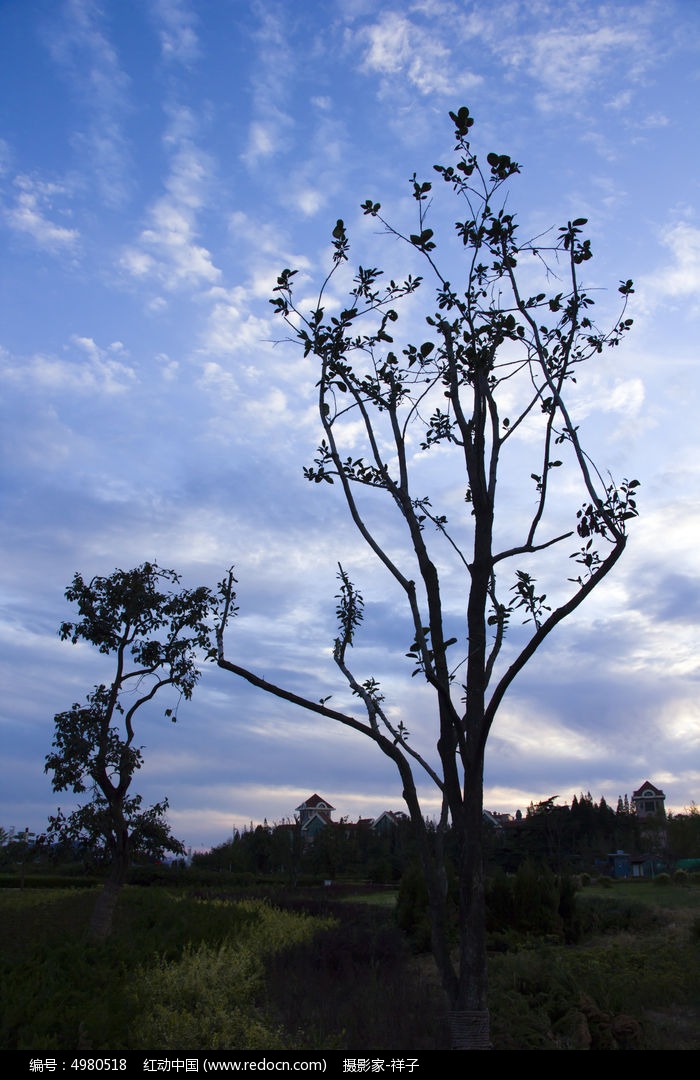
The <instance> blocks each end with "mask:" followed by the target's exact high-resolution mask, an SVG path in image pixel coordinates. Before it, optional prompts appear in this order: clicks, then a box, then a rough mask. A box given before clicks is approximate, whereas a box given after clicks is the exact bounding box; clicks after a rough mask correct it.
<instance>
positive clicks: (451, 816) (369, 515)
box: [218, 107, 638, 1049]
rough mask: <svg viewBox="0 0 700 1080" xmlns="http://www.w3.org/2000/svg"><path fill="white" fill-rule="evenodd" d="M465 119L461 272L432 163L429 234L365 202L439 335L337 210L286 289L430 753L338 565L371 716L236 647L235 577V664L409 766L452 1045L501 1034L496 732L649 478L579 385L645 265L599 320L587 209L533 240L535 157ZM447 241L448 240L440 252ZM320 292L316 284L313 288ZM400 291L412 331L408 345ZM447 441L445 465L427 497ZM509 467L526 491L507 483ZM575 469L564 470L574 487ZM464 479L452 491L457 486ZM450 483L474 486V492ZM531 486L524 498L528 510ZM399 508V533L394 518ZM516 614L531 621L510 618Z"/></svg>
mask: <svg viewBox="0 0 700 1080" xmlns="http://www.w3.org/2000/svg"><path fill="white" fill-rule="evenodd" d="M450 116H451V118H452V121H453V123H454V127H455V137H456V148H455V150H456V157H455V160H454V163H453V164H450V165H437V166H435V169H436V171H437V173H438V175H439V178H440V182H441V183H443V184H444V185H445V186H446V187H447V188H449V189H450V191H451V192H452V193H453V194H454V196H455V197H456V200H457V203H458V206H459V213H460V217H459V220H458V221H457V222H456V226H455V228H456V233H453V237H455V238H456V243H457V246H458V250H459V252H460V253H461V254H460V255H458V258H459V259H460V260H461V264H460V265H459V267H458V268H455V267H454V266H452V268H451V269H450V271H449V273H448V271H447V270H446V269H444V268H443V264H442V260H441V256H440V255H439V253H438V238H437V236H436V235H435V233H434V230H433V228H431V227H430V225H429V224H428V217H429V209H430V201H431V199H432V198H433V191H432V185H431V183H430V182H428V181H422V180H420V179H417V177H416V175H415V174H414V176H413V178H412V179H411V181H410V189H411V194H412V196H413V198H414V199H415V210H416V218H417V221H416V225H414V226H413V228H414V229H415V231H411V230H410V229H406V230H401V229H400V228H399V227H397V226H396V225H394V224H392V223H391V222H390V221H389V219H388V218H387V217H385V216H384V214H383V212H382V209H381V206H380V204H379V203H377V202H374V201H373V200H371V199H368V200H367V201H366V202H365V203H364V204H363V206H362V209H363V211H364V213H365V214H366V215H367V216H368V217H369V218H370V219H372V220H373V221H374V222H376V223H377V224H379V225H381V226H382V228H383V230H384V231H385V232H386V233H388V235H389V236H390V237H391V239H392V240H393V241H394V242H395V243H396V242H402V243H404V244H405V245H407V247H408V248H409V249H412V250H413V253H414V254H417V255H418V256H419V257H420V258H421V259H422V261H423V265H424V267H425V272H426V274H427V275H428V276H429V278H430V280H431V281H432V283H433V286H434V290H435V291H434V294H433V295H432V297H431V299H430V300H429V301H428V304H427V310H426V308H425V307H424V309H423V311H424V316H423V328H422V330H421V329H420V328H416V327H415V322H412V321H411V320H415V310H416V301H417V297H416V293H417V292H418V290H419V289H420V288H421V287H422V286H423V284H424V281H423V278H422V277H416V276H411V275H408V276H407V277H404V278H402V279H398V280H394V279H391V280H388V281H387V280H386V278H385V277H384V275H383V272H382V271H381V270H380V269H378V268H376V267H372V266H358V267H357V270H356V273H355V274H354V277H353V276H352V273H350V274H347V273H346V263H347V262H348V258H349V250H350V244H349V240H348V235H347V231H346V228H345V224H344V222H343V221H342V220H338V221H337V223H336V225H335V228H334V229H333V238H332V246H333V253H332V263H331V266H330V269H329V272H328V274H327V276H326V277H325V280H324V281H323V284H322V285H321V287H320V290H319V292H318V294H317V299H316V301H315V302H314V305H313V307H312V308H311V310H308V309H306V308H305V307H304V306H303V301H300V300H298V299H297V293H296V292H295V287H296V282H295V275H296V274H297V271H296V270H294V269H285V270H283V271H282V273H281V274H280V276H279V278H278V281H277V288H276V290H275V297H274V298H273V300H272V301H271V302H272V303H273V305H274V308H275V311H276V312H277V314H278V315H279V316H280V317H281V318H282V319H283V320H284V321H285V322H286V323H287V325H288V326H289V328H290V329H291V332H292V335H293V337H294V338H295V339H296V341H297V342H298V343H299V344H300V345H301V348H302V350H303V353H304V355H305V356H307V357H308V356H311V357H313V358H314V359H315V361H316V362H317V373H318V375H317V377H318V384H317V385H318V410H319V419H320V424H321V426H322V429H323V439H322V441H321V444H320V446H319V448H318V453H317V455H316V458H315V460H314V462H313V464H312V465H310V466H309V467H308V468H306V469H305V475H306V477H307V478H308V479H309V480H310V481H312V482H314V483H316V484H319V485H320V486H321V487H325V486H326V485H329V486H330V485H338V486H339V487H340V489H341V492H342V495H343V498H344V500H345V503H346V505H347V509H348V511H349V514H350V517H351V519H352V521H353V523H354V525H355V528H356V529H357V531H358V533H359V536H360V537H361V539H362V541H363V542H364V544H365V545H366V546H367V548H368V549H369V550H370V551H371V552H372V553H373V555H374V556H375V557H376V559H377V560H378V562H379V564H381V565H382V566H383V567H384V569H385V571H386V573H387V574H388V576H389V578H390V579H391V580H393V582H394V585H395V586H396V587H397V588H398V590H399V592H400V594H401V595H402V596H403V599H404V601H405V605H406V612H407V616H408V620H409V626H410V628H411V629H410V630H408V631H407V633H410V634H411V635H412V636H411V637H410V638H409V639H408V640H406V642H405V646H404V648H405V651H406V654H407V656H408V659H409V664H410V667H409V669H408V672H407V674H408V678H409V681H410V678H411V676H412V675H417V676H418V677H419V678H421V679H422V680H425V682H426V683H427V684H428V686H429V688H430V689H431V691H432V693H433V714H432V716H431V718H430V722H431V723H432V724H433V725H434V731H435V752H434V753H432V754H429V755H426V754H423V753H421V752H419V750H418V748H417V746H416V745H415V744H414V742H413V741H412V739H411V737H410V736H409V733H408V731H407V730H406V727H405V726H404V724H403V723H402V722H401V721H400V720H398V719H396V714H395V713H393V712H392V710H391V708H390V707H389V705H388V704H387V703H386V702H385V696H384V691H383V689H382V687H381V686H380V683H379V681H378V679H377V677H376V675H375V674H373V673H371V672H369V673H368V672H363V673H362V674H359V673H357V672H356V671H355V669H354V665H353V663H352V661H351V658H350V654H351V649H352V646H353V644H354V642H355V638H356V635H357V634H358V632H359V630H360V627H361V623H362V620H363V616H364V603H363V597H362V595H361V593H360V590H359V589H358V588H357V586H356V585H355V584H354V583H353V582H352V580H351V578H350V576H349V574H348V572H347V571H346V569H345V568H343V567H342V566H341V567H340V568H339V573H338V582H339V591H338V595H337V598H336V599H337V619H338V635H337V637H336V640H335V645H334V650H333V656H334V660H335V663H336V665H337V667H338V669H339V671H340V672H341V674H342V676H343V678H344V680H345V682H346V684H347V686H348V687H349V688H350V691H351V692H352V695H353V696H354V698H355V699H356V701H357V706H358V707H357V709H356V710H355V709H352V708H345V709H344V708H337V709H336V708H332V707H331V705H329V704H328V699H324V700H322V701H319V700H318V699H314V695H313V693H312V692H310V693H309V694H308V695H306V696H303V695H300V694H297V693H294V692H292V691H290V690H288V689H286V688H284V687H280V686H277V685H275V684H272V683H270V682H267V681H266V680H264V679H262V678H260V677H259V676H258V675H256V674H255V673H254V672H251V671H249V670H248V669H246V668H244V667H242V666H241V665H239V664H237V663H235V661H232V660H230V659H229V658H228V657H227V656H226V654H225V649H224V628H225V626H226V623H227V621H228V620H229V619H230V618H231V616H232V615H234V614H235V611H236V601H235V590H234V585H235V579H234V577H233V574H232V573H231V574H229V576H228V578H227V579H226V580H225V581H224V582H222V589H221V592H222V612H221V624H220V629H219V640H218V649H219V656H218V663H219V665H220V666H221V667H222V668H225V669H226V670H228V671H231V672H233V673H234V674H236V675H238V676H241V677H242V678H244V679H246V680H248V682H250V683H252V684H253V685H255V686H258V687H260V688H262V689H263V690H266V691H267V692H269V693H272V694H275V695H277V696H278V697H280V698H283V699H285V700H286V701H289V702H293V703H295V704H297V705H300V706H302V707H303V708H305V709H307V710H311V711H312V712H315V713H317V714H320V715H322V716H324V717H327V718H328V719H330V720H334V721H337V722H339V723H341V724H344V725H346V726H347V727H349V728H352V729H354V730H356V731H358V732H360V733H362V734H363V735H364V736H366V737H367V738H369V739H371V740H372V741H373V742H374V743H376V745H377V746H378V748H379V749H380V750H381V751H382V752H383V753H384V754H386V755H387V757H389V758H390V759H391V760H392V761H393V762H394V763H395V765H396V768H397V769H398V772H399V776H400V779H401V783H402V787H403V797H404V800H405V802H406V805H407V807H408V811H409V814H410V817H411V820H412V822H413V827H414V830H415V834H416V837H417V841H418V846H419V851H420V859H421V866H422V873H423V875H424V879H425V884H426V888H427V893H428V901H429V910H430V926H431V940H432V948H433V953H434V956H435V960H436V962H437V966H438V969H439V972H440V975H441V979H442V985H443V987H444V990H445V993H446V996H447V999H448V1002H449V1007H450V1011H451V1015H452V1022H453V1045H454V1046H455V1047H456V1048H457V1047H459V1048H464V1049H484V1048H487V1047H488V1046H489V1024H488V1011H487V983H486V949H485V932H484V919H485V913H484V872H483V850H482V844H483V841H482V810H483V769H484V753H485V749H486V741H487V738H488V735H489V732H490V730H491V726H492V724H493V722H494V719H495V717H496V714H497V712H498V709H499V707H500V705H501V703H502V702H503V699H504V696H505V694H506V692H507V691H508V690H509V689H510V687H511V686H512V685H513V682H514V680H515V679H516V676H517V675H518V674H519V673H520V672H521V671H522V669H523V668H524V666H525V665H526V664H527V662H528V661H529V660H530V659H531V657H533V656H534V655H535V653H536V652H537V650H538V649H539V648H540V646H541V645H542V644H543V643H544V641H545V640H546V638H547V637H548V636H549V634H550V633H551V632H552V631H553V630H554V628H555V627H556V626H557V625H558V624H559V623H560V622H562V620H564V619H565V618H567V617H568V616H569V615H571V614H573V612H574V611H575V610H576V609H577V608H578V607H579V606H580V605H581V604H582V603H583V601H584V600H586V598H587V597H588V596H590V594H591V593H592V591H593V590H594V589H595V588H596V587H597V586H598V585H599V584H600V583H601V582H602V581H603V579H604V578H605V577H606V575H607V574H608V573H609V572H610V571H611V570H612V568H613V566H614V565H615V563H616V562H617V561H618V559H619V558H620V556H621V555H622V552H623V550H624V548H625V543H626V530H627V525H628V521H629V519H631V518H633V517H634V516H635V515H636V513H637V510H636V506H635V495H636V488H637V483H638V482H637V481H636V480H631V481H628V480H622V481H620V482H619V483H618V482H615V481H614V480H613V479H612V477H609V476H607V477H606V476H604V475H603V474H602V473H600V472H599V471H598V469H597V468H596V466H595V465H594V464H593V462H592V459H591V457H590V456H589V453H588V451H587V450H586V449H585V448H584V445H583V442H582V437H581V433H580V430H579V427H578V425H577V422H576V418H575V416H574V415H573V413H572V411H571V405H570V402H569V395H568V391H569V389H570V387H571V385H572V383H574V382H575V381H576V380H580V379H581V378H582V377H583V375H584V374H585V372H584V365H585V364H586V362H587V361H588V360H589V359H591V358H592V357H595V356H597V355H598V354H599V353H601V352H603V350H604V349H606V348H607V347H608V346H616V345H618V343H619V342H620V340H621V338H622V337H623V336H624V334H625V333H626V331H627V330H628V329H629V327H630V325H631V322H632V320H631V319H629V318H625V308H626V305H627V301H628V297H629V295H630V293H631V292H632V291H633V288H632V282H631V281H624V282H622V283H621V284H620V286H619V293H620V294H621V299H620V306H621V311H620V313H619V315H618V317H617V318H616V319H615V321H614V323H613V325H612V327H611V328H610V329H609V330H602V329H599V328H598V326H597V325H596V324H595V322H594V319H593V314H592V308H593V297H592V296H591V294H590V292H588V291H586V289H585V287H584V285H583V284H582V281H581V271H582V269H583V268H584V267H585V265H586V264H587V262H588V260H590V259H591V257H592V250H591V244H590V241H589V240H588V239H585V237H584V234H583V229H584V226H585V225H586V220H585V219H584V218H577V219H574V220H572V221H569V222H567V223H566V224H565V225H564V226H562V227H561V228H560V229H559V230H558V231H554V232H551V233H547V234H544V235H541V236H539V237H536V238H534V239H528V238H525V237H522V236H521V234H520V232H519V227H518V223H517V221H516V218H515V215H514V213H513V212H512V210H510V209H509V204H508V202H507V199H506V189H507V186H508V184H509V181H510V180H511V179H512V178H513V177H515V176H516V175H517V173H519V172H520V166H519V165H518V164H517V163H516V162H515V161H513V160H512V159H511V158H510V157H509V156H508V155H507V154H501V153H495V152H494V153H490V154H488V156H487V157H486V160H485V162H483V161H482V160H481V159H479V158H478V157H477V155H476V154H475V153H474V151H473V150H472V147H471V144H470V141H469V138H470V129H471V127H472V124H473V120H472V117H471V116H470V114H469V110H468V109H467V108H464V107H463V108H460V109H459V110H458V112H456V113H450ZM448 245H449V241H447V240H445V241H442V242H441V250H442V249H443V248H444V247H446V246H448ZM451 265H452V264H451ZM344 281H347V282H348V297H347V300H346V302H345V304H342V303H339V302H338V301H337V300H336V293H337V291H338V289H339V288H340V287H341V285H342V284H343V282H344ZM331 282H332V283H333V284H332V288H331ZM552 285H553V287H552ZM303 290H304V295H305V296H306V295H308V293H309V286H308V283H305V284H304V286H303ZM404 301H407V302H408V303H407V304H403V311H404V322H407V324H408V325H407V328H406V329H405V330H403V331H402V336H401V338H400V343H399V344H397V335H398V333H399V330H400V324H399V320H400V315H399V309H401V308H402V303H403V302H404ZM431 456H435V457H436V458H437V460H436V461H435V463H434V467H435V470H436V472H435V476H436V477H439V478H440V479H439V481H438V482H437V483H436V484H435V488H434V490H432V491H426V490H425V487H424V486H423V485H424V484H425V483H426V481H425V475H426V468H427V465H426V461H427V460H428V459H429V458H430V457H431ZM504 468H505V469H507V470H508V472H507V474H506V475H507V476H508V477H510V478H511V490H510V493H509V489H508V487H507V486H506V485H502V486H499V479H500V480H503V479H505V477H504V476H503V475H502V474H503V470H504ZM560 474H561V475H563V476H566V481H565V483H558V476H559V475H560ZM447 476H449V477H450V480H451V483H450V484H449V485H445V484H444V483H442V481H443V480H444V478H445V477H447ZM528 486H529V488H528ZM446 487H447V489H448V490H447V491H445V488H446ZM455 488H459V489H461V491H460V497H459V499H455V497H454V490H455ZM525 489H528V492H529V500H528V502H527V503H526V505H525V507H524V508H523V503H522V499H521V496H522V492H523V490H525ZM575 489H577V494H576V495H574V494H573V492H574V490H575ZM514 493H515V494H514ZM499 495H501V496H502V497H501V499H500V500H499ZM382 496H384V497H385V498H384V502H383V503H382ZM572 499H573V500H575V501H573V504H572ZM377 500H379V504H378V502H377ZM439 500H441V504H440V505H438V501H439ZM514 500H515V503H516V505H514ZM518 500H520V501H518ZM564 503H567V504H568V511H565V510H564V507H563V504H564ZM378 505H385V506H386V509H385V510H383V511H382V510H378ZM392 509H393V513H394V515H395V519H394V520H395V521H397V522H398V527H399V528H400V529H402V530H403V538H404V543H403V546H402V545H401V543H400V541H399V539H397V536H398V534H397V533H396V532H392V531H391V525H387V513H388V512H390V511H391V510H392ZM572 541H573V542H572ZM557 555H560V558H559V562H558V568H557V567H556V561H557ZM536 563H538V564H539V565H540V566H541V567H542V569H541V570H540V571H538V577H540V579H541V576H542V575H545V576H547V577H548V578H549V580H550V581H552V582H553V584H550V585H547V586H545V585H544V584H543V583H542V581H541V580H539V581H538V579H537V578H536V577H535V572H534V564H536ZM456 609H458V610H456ZM516 621H522V623H523V624H524V627H525V629H524V630H523V629H522V628H521V627H514V626H513V623H515V622H516ZM507 636H508V645H507V647H506V648H504V643H505V642H506V638H507ZM421 708H422V707H421ZM416 722H420V721H419V717H418V716H416ZM421 778H422V779H423V780H425V778H427V779H428V780H429V781H430V783H431V784H432V785H434V789H436V790H437V792H438V794H439V797H440V799H441V801H442V813H441V816H440V821H439V826H438V833H437V836H436V838H435V842H434V843H432V844H431V843H429V842H428V835H427V830H426V823H425V820H424V815H423V812H422V806H421V801H420V798H419V792H418V781H419V780H420V779H421ZM450 822H451V824H452V826H453V830H454V834H455V836H456V837H457V860H456V862H457V865H456V873H457V892H458V905H459V918H458V933H459V940H458V946H457V949H456V951H455V950H454V949H453V947H452V941H451V939H450V929H451V928H450V910H449V903H448V889H447V875H446V863H445V853H444V843H442V837H443V836H444V834H445V833H446V830H447V829H448V826H449V824H450Z"/></svg>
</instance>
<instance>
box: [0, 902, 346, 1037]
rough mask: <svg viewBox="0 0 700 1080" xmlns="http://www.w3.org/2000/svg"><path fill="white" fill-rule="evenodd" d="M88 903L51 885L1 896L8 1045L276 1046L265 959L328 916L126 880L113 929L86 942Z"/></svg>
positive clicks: (1, 991) (2, 1021)
mask: <svg viewBox="0 0 700 1080" xmlns="http://www.w3.org/2000/svg"><path fill="white" fill-rule="evenodd" d="M92 902H94V895H93V896H90V895H88V894H75V893H69V894H68V895H63V896H61V895H58V894H57V893H56V892H53V891H51V892H50V893H47V894H45V895H43V896H42V895H40V894H39V893H38V892H31V893H26V894H20V893H18V894H16V895H15V896H13V897H11V898H9V899H7V900H4V902H3V905H2V908H0V912H1V913H2V915H3V919H2V920H1V922H2V934H1V935H0V940H1V942H2V947H3V948H2V957H3V959H2V962H1V963H0V984H1V985H0V1045H2V1047H3V1048H4V1049H19V1050H30V1051H31V1050H36V1049H37V1048H38V1047H41V1049H42V1051H52V1052H53V1051H55V1052H65V1053H70V1052H80V1053H96V1054H97V1053H107V1052H109V1053H114V1052H117V1051H121V1050H151V1051H161V1052H165V1051H168V1052H171V1051H173V1050H177V1051H186V1050H190V1051H194V1050H196V1049H201V1050H204V1049H215V1048H221V1047H224V1046H236V1047H243V1048H248V1047H250V1048H251V1049H261V1048H269V1049H273V1048H275V1047H277V1048H279V1047H280V1046H281V1043H280V1038H281V1036H280V1035H279V1032H278V1031H277V1029H276V1028H275V1027H274V1025H271V1024H270V1023H269V1021H268V1020H267V1016H266V1010H265V994H264V963H265V959H266V957H267V956H268V955H269V954H271V953H274V952H276V951H279V950H282V949H285V948H289V947H290V946H292V945H294V944H296V943H298V942H299V941H302V940H304V939H306V938H309V937H311V936H313V935H314V934H316V933H317V932H319V931H320V930H323V929H324V928H325V927H327V926H328V925H329V923H328V920H327V919H326V920H324V919H318V918H311V917H309V916H304V915H302V914H292V913H289V912H282V911H278V910H276V909H275V908H274V907H272V906H271V905H269V904H268V903H266V902H264V901H252V900H249V901H242V902H236V901H234V900H205V899H199V898H196V897H187V896H183V895H182V894H181V893H169V892H166V891H164V890H161V889H135V888H131V889H127V890H125V893H124V895H123V897H122V898H121V899H120V904H119V907H118V909H117V917H116V922H115V930H114V934H113V937H112V939H110V941H109V942H107V943H106V944H104V945H99V946H97V945H90V944H88V943H87V942H86V940H85V928H86V926H87V920H88V918H89V913H90V909H91V904H92ZM13 934H14V943H13V942H12V937H13Z"/></svg>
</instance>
